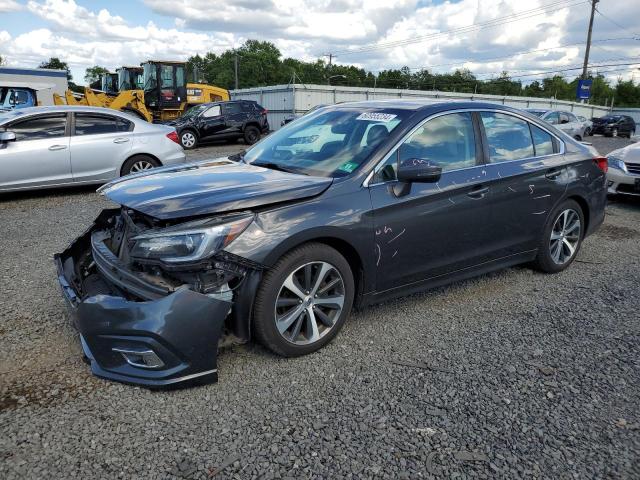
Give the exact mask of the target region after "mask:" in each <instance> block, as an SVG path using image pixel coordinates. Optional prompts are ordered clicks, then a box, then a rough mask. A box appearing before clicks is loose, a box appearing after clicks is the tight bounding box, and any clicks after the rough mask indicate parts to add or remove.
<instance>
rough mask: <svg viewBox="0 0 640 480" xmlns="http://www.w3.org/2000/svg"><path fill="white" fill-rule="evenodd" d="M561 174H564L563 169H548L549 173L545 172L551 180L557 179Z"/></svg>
mask: <svg viewBox="0 0 640 480" xmlns="http://www.w3.org/2000/svg"><path fill="white" fill-rule="evenodd" d="M560 175H562V170H555V169H552V170H548V171H547V173H545V174H544V176H545V177H547V178H548V179H549V180H556V179H557V178H558V177H559V176H560Z"/></svg>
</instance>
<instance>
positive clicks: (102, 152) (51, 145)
mask: <svg viewBox="0 0 640 480" xmlns="http://www.w3.org/2000/svg"><path fill="white" fill-rule="evenodd" d="M184 161H185V154H184V151H183V150H182V147H181V146H180V144H179V143H178V135H177V134H176V131H175V129H174V128H173V127H167V126H165V125H154V124H151V123H148V122H146V121H144V120H141V119H139V118H138V117H136V116H133V115H130V114H127V113H123V112H118V111H116V110H112V109H109V108H97V107H78V106H71V107H70V106H56V107H32V108H23V109H19V110H12V111H9V112H5V113H3V114H0V165H2V168H0V192H6V191H13V190H27V189H35V188H52V187H63V186H70V185H87V184H100V183H105V182H108V181H109V180H113V179H114V178H117V177H120V176H123V175H128V174H130V173H136V172H141V171H143V170H148V169H150V168H153V167H159V166H161V165H178V164H182V163H184Z"/></svg>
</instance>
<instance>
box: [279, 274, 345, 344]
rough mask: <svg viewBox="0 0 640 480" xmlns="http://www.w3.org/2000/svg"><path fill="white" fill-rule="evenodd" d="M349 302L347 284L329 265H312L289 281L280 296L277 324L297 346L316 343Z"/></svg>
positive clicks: (286, 280)
mask: <svg viewBox="0 0 640 480" xmlns="http://www.w3.org/2000/svg"><path fill="white" fill-rule="evenodd" d="M344 301H345V287H344V281H343V279H342V276H341V275H340V272H339V271H338V269H337V268H336V267H334V266H333V265H331V264H330V263H328V262H310V263H307V264H305V265H302V266H301V267H298V268H297V269H296V270H294V271H293V272H292V273H290V274H289V275H288V276H287V278H286V279H285V281H284V283H283V285H282V287H281V288H280V292H279V293H278V296H277V297H276V304H275V323H276V328H277V329H278V332H279V333H280V335H281V336H282V337H283V338H284V339H285V340H287V341H288V342H291V343H293V344H295V345H308V344H311V343H315V342H317V341H318V340H320V339H321V338H322V337H324V336H325V335H326V334H328V333H329V332H330V331H331V329H332V328H333V327H334V325H335V324H336V322H337V321H338V319H339V318H340V315H341V314H342V309H343V306H344Z"/></svg>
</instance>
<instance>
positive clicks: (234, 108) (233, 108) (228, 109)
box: [224, 103, 242, 115]
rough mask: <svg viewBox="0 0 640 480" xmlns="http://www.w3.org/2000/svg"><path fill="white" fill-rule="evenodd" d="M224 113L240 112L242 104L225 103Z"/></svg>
mask: <svg viewBox="0 0 640 480" xmlns="http://www.w3.org/2000/svg"><path fill="white" fill-rule="evenodd" d="M224 113H225V114H227V115H233V114H234V113H242V106H241V105H240V104H239V103H226V104H225V105H224Z"/></svg>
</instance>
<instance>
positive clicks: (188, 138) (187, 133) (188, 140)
mask: <svg viewBox="0 0 640 480" xmlns="http://www.w3.org/2000/svg"><path fill="white" fill-rule="evenodd" d="M179 138H180V145H182V148H184V149H185V150H191V149H192V148H196V147H197V146H198V136H197V135H196V133H195V132H194V131H193V130H183V131H182V132H180V137H179Z"/></svg>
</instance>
